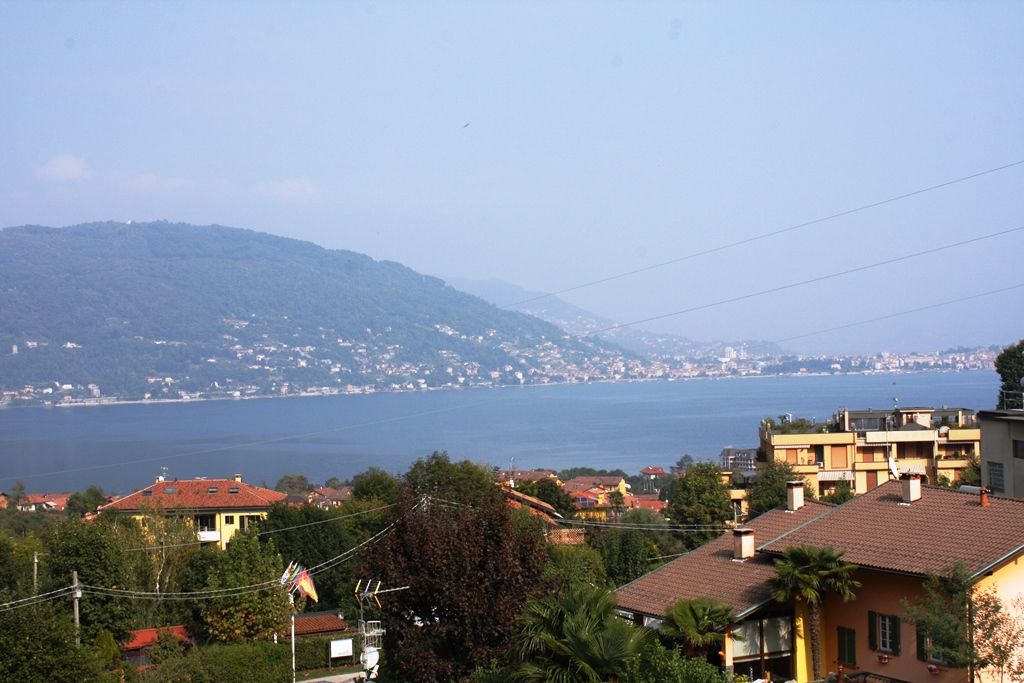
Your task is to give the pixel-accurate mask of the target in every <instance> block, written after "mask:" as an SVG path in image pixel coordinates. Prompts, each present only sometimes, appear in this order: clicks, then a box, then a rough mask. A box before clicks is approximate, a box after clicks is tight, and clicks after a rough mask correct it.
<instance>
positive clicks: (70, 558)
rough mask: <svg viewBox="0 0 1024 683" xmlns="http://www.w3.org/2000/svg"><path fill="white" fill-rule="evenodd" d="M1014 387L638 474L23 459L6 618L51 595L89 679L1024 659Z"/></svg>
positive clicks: (409, 677)
mask: <svg viewBox="0 0 1024 683" xmlns="http://www.w3.org/2000/svg"><path fill="white" fill-rule="evenodd" d="M1022 348H1024V347H1022ZM1013 349H1014V347H1011V348H1010V349H1009V350H1008V352H1013ZM1014 391H1015V390H1014V389H1012V388H1011V389H1009V390H1004V393H1001V395H1000V403H1001V404H1003V405H1004V407H1003V408H1001V409H997V410H991V411H981V412H980V413H975V412H974V411H972V410H968V409H964V408H933V407H926V406H897V407H894V408H892V409H890V410H857V409H848V408H840V409H838V410H837V411H836V412H835V414H834V415H833V416H831V418H829V419H828V420H826V421H823V422H820V423H816V422H813V421H810V420H807V419H804V418H801V417H799V416H789V415H784V416H782V418H766V419H765V420H763V421H762V423H761V424H760V425H752V426H751V428H752V433H756V434H757V437H758V441H759V443H758V445H757V446H754V447H750V448H731V447H730V448H726V449H723V451H722V453H721V455H720V458H719V462H718V463H707V462H705V463H698V462H693V461H692V459H690V458H688V457H683V458H680V459H679V461H678V462H676V463H671V464H663V465H658V464H652V465H650V466H648V467H645V468H643V469H642V470H641V471H638V472H632V473H627V472H623V471H621V470H611V471H609V470H595V469H591V468H587V467H579V468H575V469H571V470H565V471H561V472H556V471H554V470H549V469H533V470H501V469H499V468H493V469H488V468H486V467H483V466H481V465H477V464H473V463H470V462H453V461H451V460H450V459H449V458H448V457H447V455H446V454H444V453H435V454H434V455H432V456H430V457H428V458H424V459H421V460H419V461H417V462H416V463H414V464H413V465H412V466H411V467H410V469H409V470H408V471H407V472H406V473H405V474H404V475H402V476H400V477H396V476H394V475H392V474H389V473H387V472H385V471H383V470H381V469H378V468H370V469H369V470H367V471H366V472H363V473H361V474H359V475H357V476H355V477H354V478H352V479H351V480H350V481H340V480H336V479H334V480H329V481H327V482H324V483H322V484H314V483H310V482H309V481H308V480H307V479H306V478H305V477H304V476H302V475H301V474H300V473H296V474H292V475H287V476H285V477H283V478H282V479H281V480H280V481H279V482H278V483H277V485H275V486H274V488H273V489H271V488H267V487H264V486H256V485H253V484H250V483H249V482H246V481H245V478H244V476H243V474H235V475H234V476H233V477H228V478H215V477H213V476H211V477H210V478H199V479H187V480H185V479H172V478H167V477H165V476H158V477H156V478H155V479H154V480H153V481H152V482H149V483H148V484H142V483H140V484H141V486H140V488H138V489H137V490H134V491H131V492H127V493H126V494H123V495H116V496H112V495H107V494H105V493H104V492H102V491H101V490H99V489H97V488H95V487H92V488H90V489H88V490H86V491H83V492H78V493H67V492H63V493H41V492H33V491H26V490H25V488H24V487H23V486H22V485H20V484H19V485H17V486H15V487H14V488H12V490H11V491H10V492H8V493H7V494H3V495H0V507H5V508H7V509H6V510H3V511H2V513H0V520H2V526H0V529H2V530H3V535H2V537H0V563H2V565H3V566H5V567H9V568H10V571H9V572H8V573H7V574H6V575H5V576H6V577H7V578H6V579H5V581H6V584H5V585H4V586H3V591H4V595H6V596H8V597H7V598H6V599H5V600H4V601H3V604H2V605H0V610H2V611H0V622H2V625H3V626H4V629H3V630H2V631H0V632H2V633H5V634H6V635H3V636H0V639H2V638H8V639H9V640H10V642H19V643H21V645H19V646H18V647H19V651H20V652H21V653H22V654H20V655H18V656H17V657H16V658H15V659H16V660H18V661H10V657H9V656H5V660H4V661H5V662H6V663H5V664H4V666H9V667H14V668H12V669H10V670H11V671H16V670H18V668H17V667H19V666H29V665H28V664H27V663H26V662H24V661H21V660H23V659H24V652H25V648H26V647H27V645H26V644H25V643H26V642H27V641H25V640H19V639H21V638H23V637H24V636H23V635H19V634H24V633H27V631H26V630H25V629H28V628H31V627H30V622H31V623H35V622H45V623H47V624H48V625H49V626H48V628H47V634H48V635H47V637H46V638H45V639H43V640H42V641H40V642H39V643H38V646H35V645H34V646H32V647H34V648H35V647H38V654H37V655H35V656H38V657H40V658H42V659H41V660H39V661H43V662H46V664H45V666H48V667H51V668H52V669H53V670H57V669H60V670H62V671H67V672H73V677H74V680H90V681H91V680H96V681H101V680H115V679H120V680H140V681H172V680H175V681H176V680H183V679H181V678H178V677H176V676H179V675H181V672H183V671H188V672H190V673H189V674H188V675H189V676H192V678H189V679H188V680H227V679H229V678H231V677H232V676H238V675H240V674H238V673H237V672H236V673H231V671H232V669H231V668H230V667H231V666H232V664H231V662H233V661H236V660H237V661H239V662H241V661H243V660H244V661H245V662H247V664H246V666H247V667H248V668H247V671H246V674H245V675H246V676H247V680H259V681H262V680H266V681H274V680H282V679H284V678H286V677H287V676H288V675H290V673H289V672H290V670H291V667H292V659H291V658H290V655H289V652H290V650H291V648H292V646H293V645H294V648H295V652H296V654H295V660H294V661H295V662H296V664H295V666H296V667H297V670H298V671H303V670H305V671H309V672H311V673H310V674H309V675H310V676H313V677H314V678H315V677H316V676H317V675H322V676H326V675H327V674H328V673H329V672H328V671H327V670H328V669H330V670H331V671H333V670H334V669H335V668H337V669H338V670H340V671H349V672H352V675H356V676H367V675H369V676H377V677H379V680H389V681H435V680H436V681H447V680H464V681H484V682H486V681H500V680H553V679H554V678H555V677H557V676H563V675H565V676H568V678H565V679H564V680H580V681H583V680H595V681H596V680H611V679H613V678H614V679H615V680H620V681H635V682H638V683H639V682H648V681H650V682H651V683H654V682H657V681H696V682H698V683H700V682H705V681H706V682H708V683H723V682H725V681H741V682H743V681H755V680H765V681H767V680H775V681H790V680H792V681H798V682H799V683H805V682H807V681H826V680H827V681H851V682H852V681H858V682H864V683H868V682H875V683H877V682H881V683H906V682H916V681H939V682H940V683H954V682H957V683H959V682H960V681H965V680H972V681H977V682H979V683H988V682H990V681H991V682H993V683H994V682H995V681H1014V680H1022V677H1024V570H1022V569H1021V567H1024V536H1022V535H1021V534H1022V533H1024V532H1022V529H1024V524H1021V522H1022V521H1024V486H1022V485H1021V482H1022V481H1024V479H1022V478H1024V468H1022V467H1020V466H1019V465H1017V464H1016V463H1018V462H1020V461H1021V453H1024V450H1022V449H1024V415H1022V414H1021V412H1020V410H1019V409H1018V408H1015V407H1013V406H1012V402H1013V400H1014V398H1013V397H1014V395H1015V394H1014V393H1013V392H1014ZM213 474H214V473H211V475H213ZM444 567H458V568H459V569H458V571H455V572H448V571H437V569H439V568H444ZM815 577H816V578H815ZM69 579H70V583H69ZM34 596H36V597H34ZM467 598H468V599H467ZM289 601H291V602H289ZM71 603H73V604H74V607H75V614H76V615H79V616H77V617H76V621H75V623H74V624H72V623H70V622H69V620H68V616H69V607H70V606H71ZM292 605H294V607H293V606H292ZM425 614H433V615H435V616H434V617H433V618H432V619H429V620H425V619H424V618H423V615H425ZM555 615H561V616H558V617H556V616H555ZM292 616H294V622H293V621H292ZM26 617H29V619H28V620H26ZM577 618H580V619H585V620H586V621H585V622H580V623H581V624H582V623H587V624H589V625H588V626H587V627H586V630H585V631H577V630H575V629H577V628H581V627H582V626H577V625H576V622H575V621H573V620H574V619H577ZM562 620H564V621H562ZM292 628H294V629H295V630H294V634H295V635H294V640H293V636H292V635H291V634H292V632H293V631H292ZM539 633H544V634H545V635H544V639H543V640H541V641H534V637H535V634H539ZM66 638H74V639H75V642H76V643H80V646H79V647H73V648H70V649H68V648H62V647H61V646H60V643H62V642H64V643H66V642H67V641H66V640H63V639H66ZM579 639H583V641H586V642H587V643H588V644H587V646H586V648H583V649H569V650H566V649H564V648H563V646H560V645H557V643H560V642H577V641H578V642H581V643H582V642H583V641H579ZM588 639H589V640H588ZM606 639H611V640H614V641H615V642H616V643H618V645H616V646H615V647H616V649H615V652H616V653H617V654H616V655H614V656H612V655H607V654H599V650H600V648H601V647H603V645H601V643H605V642H606ZM609 642H610V641H609ZM456 643H457V644H458V646H457V647H456V646H455V645H454V644H456ZM595 648H596V649H595ZM7 652H11V650H10V649H8V650H7ZM361 653H362V654H361ZM366 653H370V654H371V655H372V656H370V655H367V654H366ZM607 657H610V659H607ZM598 662H600V663H598ZM582 666H592V667H595V671H598V672H599V673H597V674H595V675H596V677H590V676H591V675H590V674H586V675H584V674H582V673H580V669H579V667H582ZM602 667H603V668H602ZM25 670H26V671H27V670H30V669H25ZM531 671H532V672H538V671H539V672H542V673H540V674H536V675H538V676H542V678H539V679H531V678H529V676H532V675H534V674H529V673H528V672H531ZM558 672H563V673H558ZM565 672H569V673H565ZM571 672H576V673H571ZM601 672H603V673H601ZM524 676H525V678H524ZM26 680H27V679H26ZM68 680H72V679H71V678H69V679H68Z"/></svg>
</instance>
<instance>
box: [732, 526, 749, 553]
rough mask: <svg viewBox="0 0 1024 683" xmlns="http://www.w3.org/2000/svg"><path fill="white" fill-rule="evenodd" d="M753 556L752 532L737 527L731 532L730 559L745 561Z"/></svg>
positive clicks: (745, 528)
mask: <svg viewBox="0 0 1024 683" xmlns="http://www.w3.org/2000/svg"><path fill="white" fill-rule="evenodd" d="M753 556H754V530H753V529H751V528H750V527H745V526H741V527H737V528H735V529H733V530H732V559H734V560H747V559H750V558H751V557H753Z"/></svg>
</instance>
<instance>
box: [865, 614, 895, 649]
mask: <svg viewBox="0 0 1024 683" xmlns="http://www.w3.org/2000/svg"><path fill="white" fill-rule="evenodd" d="M868 647H869V648H871V649H872V650H875V651H877V652H885V653H889V654H893V655H898V654H899V653H900V618H899V617H897V616H894V615H891V614H878V613H877V612H868Z"/></svg>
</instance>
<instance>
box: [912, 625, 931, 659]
mask: <svg viewBox="0 0 1024 683" xmlns="http://www.w3.org/2000/svg"><path fill="white" fill-rule="evenodd" d="M915 631H916V632H917V658H918V659H920V660H921V661H922V662H927V661H928V638H927V637H926V636H925V634H924V633H923V632H922V631H921V627H920V626H918V627H917V628H916V629H915Z"/></svg>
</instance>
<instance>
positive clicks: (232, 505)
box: [98, 474, 287, 549]
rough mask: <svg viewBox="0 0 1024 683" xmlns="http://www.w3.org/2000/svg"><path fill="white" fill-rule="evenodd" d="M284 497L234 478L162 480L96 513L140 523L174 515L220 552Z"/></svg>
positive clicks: (203, 541)
mask: <svg viewBox="0 0 1024 683" xmlns="http://www.w3.org/2000/svg"><path fill="white" fill-rule="evenodd" d="M286 497H287V494H285V493H281V492H279V491H272V490H270V489H265V488H262V487H260V486H251V485H249V484H246V483H245V482H244V481H242V475H240V474H236V475H235V477H234V478H233V479H165V478H163V477H157V479H156V481H155V482H153V483H152V484H150V485H149V486H147V487H146V488H144V489H139V490H138V491H135V492H133V493H129V494H128V495H127V496H123V497H121V498H118V499H117V500H114V501H113V502H111V503H108V504H106V505H103V506H100V508H99V510H98V512H100V513H104V512H109V511H118V512H122V513H125V514H129V515H132V516H133V517H135V518H136V519H138V520H140V521H141V520H142V519H143V518H144V517H145V516H146V515H152V514H156V513H161V514H167V515H175V516H178V517H183V518H185V519H188V520H190V521H191V522H192V523H193V524H194V526H195V529H196V537H197V539H198V540H199V541H200V542H202V543H210V544H213V543H216V544H217V545H218V546H220V548H221V549H224V548H226V547H227V544H228V541H230V540H231V537H232V536H234V535H235V533H236V532H237V531H240V530H245V529H246V528H248V526H249V525H250V524H252V523H253V522H255V521H257V520H260V519H266V517H267V512H268V511H269V510H270V507H271V506H272V505H274V504H275V503H278V502H281V501H283V500H284V499H285V498H286Z"/></svg>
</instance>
